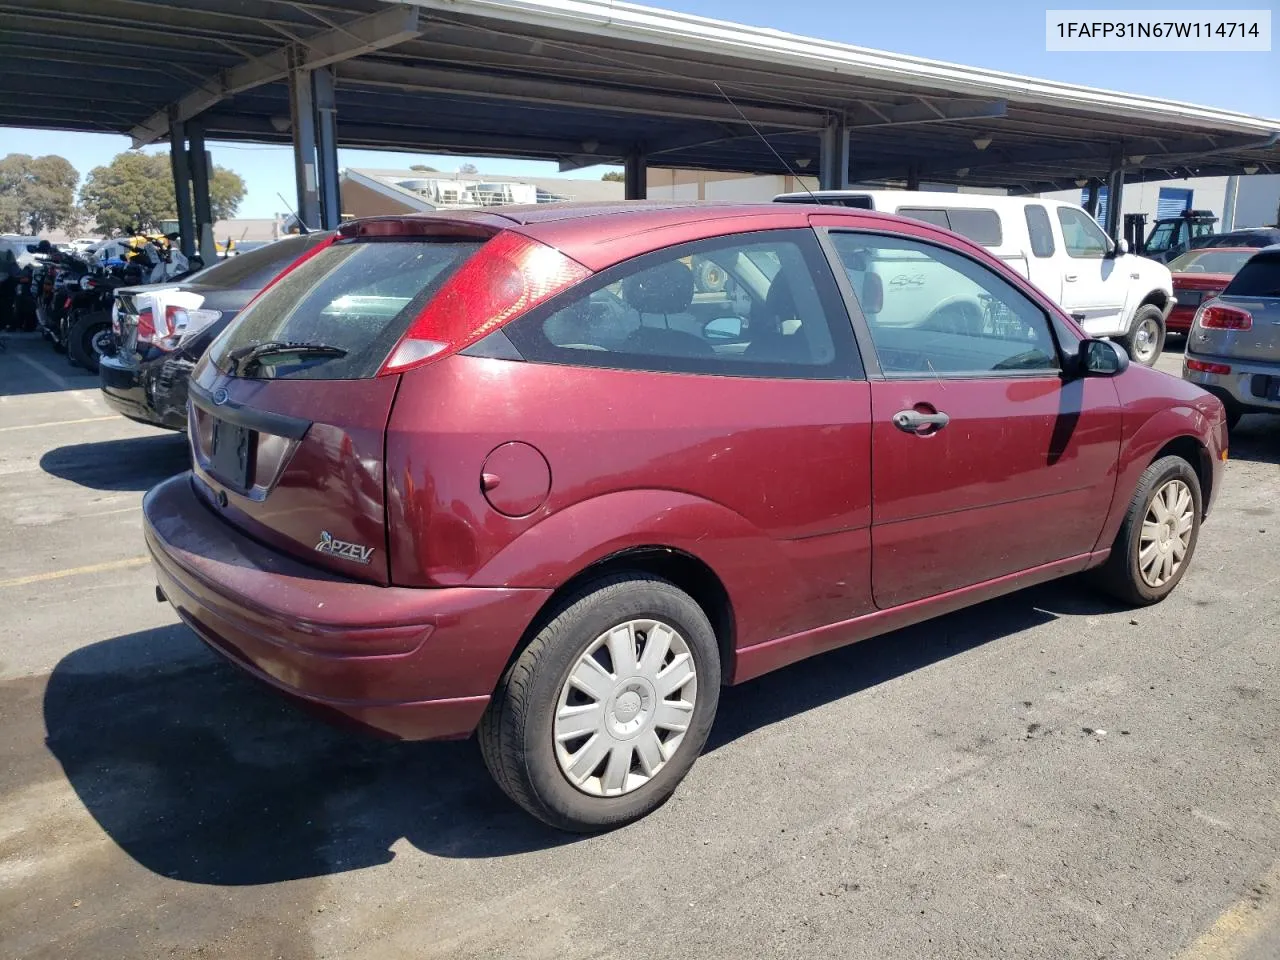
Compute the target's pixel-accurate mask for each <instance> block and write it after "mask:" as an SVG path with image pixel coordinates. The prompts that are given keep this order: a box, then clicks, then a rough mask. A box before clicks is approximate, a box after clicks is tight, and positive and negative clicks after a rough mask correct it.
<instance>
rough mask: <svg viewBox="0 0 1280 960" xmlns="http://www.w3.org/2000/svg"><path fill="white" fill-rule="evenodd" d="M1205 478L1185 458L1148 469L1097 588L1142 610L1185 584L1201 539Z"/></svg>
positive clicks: (1100, 572) (1169, 459)
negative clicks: (1201, 483) (1202, 491)
mask: <svg viewBox="0 0 1280 960" xmlns="http://www.w3.org/2000/svg"><path fill="white" fill-rule="evenodd" d="M1201 503H1202V500H1201V492H1200V478H1199V477H1197V476H1196V472H1195V470H1194V469H1192V467H1191V464H1189V463H1187V461H1186V460H1183V459H1182V458H1181V457H1162V458H1160V459H1159V460H1157V461H1156V462H1155V463H1153V464H1152V465H1151V466H1149V467H1147V469H1146V472H1145V473H1143V475H1142V478H1141V479H1140V480H1139V481H1138V489H1137V490H1135V491H1134V494H1133V499H1132V500H1130V501H1129V510H1128V512H1127V513H1126V514H1125V518H1124V523H1123V524H1121V526H1120V532H1119V533H1118V534H1116V540H1115V543H1114V544H1113V545H1112V547H1111V556H1110V557H1108V558H1107V562H1106V563H1105V564H1103V565H1102V566H1101V567H1099V568H1098V570H1097V572H1096V574H1095V578H1096V580H1097V583H1098V585H1099V586H1100V587H1101V588H1102V589H1103V590H1105V591H1106V592H1107V593H1110V594H1111V595H1112V596H1114V597H1116V598H1118V599H1120V600H1123V601H1125V602H1126V603H1132V604H1135V605H1137V606H1147V605H1149V604H1152V603H1159V602H1160V601H1161V600H1163V599H1164V598H1165V597H1167V596H1168V595H1169V594H1170V593H1172V592H1173V588H1174V587H1176V586H1177V585H1178V583H1179V581H1181V580H1182V577H1183V574H1185V573H1186V572H1187V567H1188V566H1189V565H1190V564H1191V557H1192V555H1193V554H1194V553H1195V551H1196V541H1197V540H1198V539H1199V537H1200V515H1201Z"/></svg>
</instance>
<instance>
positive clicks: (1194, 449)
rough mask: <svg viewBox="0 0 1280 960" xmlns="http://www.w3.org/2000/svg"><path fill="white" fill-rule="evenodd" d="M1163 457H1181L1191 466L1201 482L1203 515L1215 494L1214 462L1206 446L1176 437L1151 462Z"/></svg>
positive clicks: (1182, 437)
mask: <svg viewBox="0 0 1280 960" xmlns="http://www.w3.org/2000/svg"><path fill="white" fill-rule="evenodd" d="M1161 457H1181V458H1182V459H1183V460H1185V461H1187V463H1189V464H1191V469H1192V470H1194V471H1195V472H1196V479H1197V480H1199V481H1200V510H1201V512H1202V513H1203V512H1204V510H1205V508H1206V506H1207V504H1208V503H1209V500H1210V495H1211V494H1212V492H1213V460H1212V459H1211V458H1210V456H1209V451H1208V450H1207V449H1206V448H1205V446H1204V444H1202V443H1201V442H1200V441H1199V440H1197V439H1196V438H1195V437H1191V436H1185V435H1184V436H1181V437H1174V438H1173V439H1172V440H1170V441H1169V442H1168V443H1166V444H1165V445H1164V446H1163V447H1161V448H1160V449H1159V450H1157V451H1156V455H1155V456H1154V457H1152V458H1151V462H1152V463H1155V462H1156V461H1157V460H1159V459H1160V458H1161Z"/></svg>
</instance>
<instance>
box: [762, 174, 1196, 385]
mask: <svg viewBox="0 0 1280 960" xmlns="http://www.w3.org/2000/svg"><path fill="white" fill-rule="evenodd" d="M774 199H775V200H776V201H778V202H781V203H813V202H815V201H816V202H818V203H825V204H832V205H836V206H844V207H857V208H860V209H863V210H876V211H880V212H882V213H894V214H897V215H898V216H902V217H913V218H914V219H916V220H924V221H926V222H928V223H932V224H934V225H936V226H940V227H945V228H946V229H948V230H952V231H954V232H955V233H958V234H961V235H962V236H965V237H968V238H969V239H970V240H972V241H974V242H975V243H979V244H981V245H982V246H984V247H986V248H987V249H988V250H990V251H991V252H992V253H993V254H995V255H996V256H997V257H999V258H1000V259H1002V260H1004V261H1005V262H1006V263H1008V264H1009V266H1011V267H1013V268H1014V269H1015V270H1017V271H1018V272H1019V273H1020V274H1022V275H1023V276H1024V277H1026V278H1027V279H1029V280H1030V281H1031V282H1032V283H1034V284H1035V285H1036V286H1037V287H1039V288H1040V289H1041V290H1043V291H1044V292H1045V293H1046V294H1048V295H1049V296H1050V297H1051V298H1052V299H1053V300H1055V301H1057V303H1058V304H1060V305H1061V306H1062V308H1063V309H1064V310H1066V312H1067V313H1069V314H1071V316H1072V317H1074V318H1075V319H1076V320H1077V321H1078V322H1079V323H1080V325H1081V326H1082V327H1084V329H1085V332H1086V333H1088V334H1089V335H1090V336H1094V337H1111V338H1112V339H1114V340H1116V341H1118V342H1119V343H1121V344H1122V345H1123V346H1124V348H1125V350H1126V351H1127V352H1128V354H1129V356H1130V357H1131V358H1132V359H1133V360H1135V361H1137V362H1138V363H1144V364H1146V365H1147V366H1150V365H1152V364H1153V363H1155V362H1156V358H1157V357H1159V356H1160V351H1161V350H1162V349H1163V347H1164V334H1165V319H1166V318H1167V317H1168V316H1169V312H1170V311H1171V310H1172V309H1173V306H1174V299H1173V277H1172V275H1171V274H1170V273H1169V269H1168V268H1167V267H1166V266H1165V265H1164V264H1162V263H1157V262H1156V261H1154V260H1147V259H1146V258H1144V257H1137V256H1134V255H1133V254H1131V253H1129V252H1128V245H1127V244H1126V243H1125V242H1124V241H1121V242H1120V243H1119V245H1117V244H1114V243H1112V241H1111V238H1109V237H1108V236H1107V235H1106V233H1104V232H1103V230H1102V228H1101V227H1100V226H1098V224H1097V222H1096V221H1095V220H1094V219H1093V218H1092V217H1091V216H1089V214H1087V213H1085V211H1084V210H1083V209H1081V208H1080V207H1078V206H1075V205H1074V204H1070V203H1062V202H1061V201H1058V200H1042V199H1040V198H1038V197H1002V196H991V195H987V194H971V193H941V192H930V191H918V190H819V191H815V192H814V193H812V194H810V193H786V194H782V195H781V196H778V197H775V198H774Z"/></svg>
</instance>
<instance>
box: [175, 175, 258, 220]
mask: <svg viewBox="0 0 1280 960" xmlns="http://www.w3.org/2000/svg"><path fill="white" fill-rule="evenodd" d="M243 199H244V180H242V179H241V178H240V174H238V173H236V172H235V171H233V170H228V169H227V168H226V167H214V168H213V176H212V177H210V178H209V207H210V209H211V210H212V212H213V219H214V220H230V219H231V218H232V217H234V216H235V215H236V211H237V210H239V209H240V201H241V200H243ZM174 215H175V216H176V215H177V212H176V211H175V213H174Z"/></svg>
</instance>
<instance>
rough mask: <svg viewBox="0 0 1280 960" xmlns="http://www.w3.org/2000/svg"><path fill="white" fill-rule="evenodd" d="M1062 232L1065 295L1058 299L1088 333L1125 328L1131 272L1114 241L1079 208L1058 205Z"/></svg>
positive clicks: (1057, 209)
mask: <svg viewBox="0 0 1280 960" xmlns="http://www.w3.org/2000/svg"><path fill="white" fill-rule="evenodd" d="M1056 212H1057V221H1058V229H1059V230H1060V231H1061V234H1062V248H1063V253H1064V255H1065V256H1064V258H1063V260H1062V297H1061V299H1060V300H1059V301H1058V302H1059V303H1060V304H1061V305H1062V308H1063V309H1064V310H1066V311H1067V313H1069V314H1071V316H1072V317H1074V318H1075V319H1076V320H1077V321H1078V322H1079V323H1080V325H1081V326H1083V327H1084V329H1085V331H1086V332H1093V331H1096V332H1098V333H1101V334H1105V333H1112V332H1114V331H1116V330H1119V329H1121V316H1122V314H1123V313H1124V303H1125V296H1126V294H1127V293H1128V292H1129V280H1130V277H1129V273H1128V271H1127V268H1125V267H1124V265H1123V264H1121V262H1120V260H1119V259H1118V258H1116V257H1114V256H1112V255H1111V250H1112V244H1111V241H1110V240H1109V239H1108V238H1107V235H1106V234H1105V233H1104V232H1103V231H1102V228H1101V227H1100V226H1098V223H1097V221H1096V220H1094V219H1093V217H1091V216H1089V214H1087V213H1085V212H1084V211H1083V210H1081V209H1080V208H1079V207H1072V206H1066V205H1064V206H1059V207H1057V208H1056Z"/></svg>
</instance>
